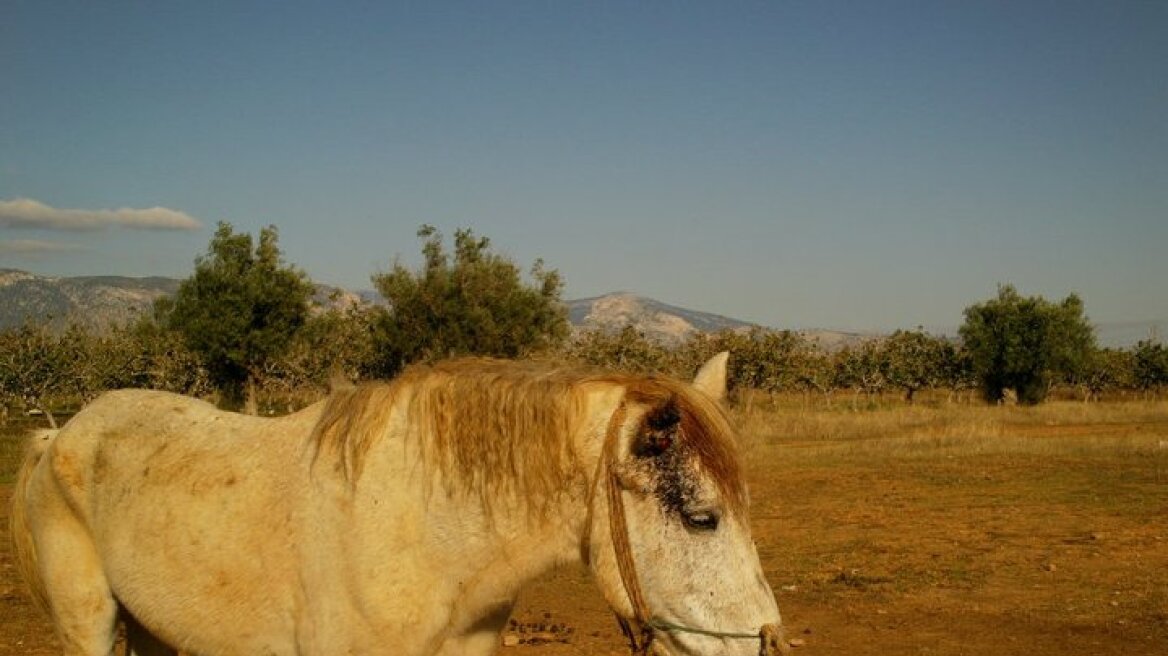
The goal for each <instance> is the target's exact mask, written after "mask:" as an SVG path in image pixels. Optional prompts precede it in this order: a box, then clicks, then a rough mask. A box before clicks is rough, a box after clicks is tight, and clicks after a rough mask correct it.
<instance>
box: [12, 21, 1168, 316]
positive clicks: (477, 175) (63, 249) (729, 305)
mask: <svg viewBox="0 0 1168 656" xmlns="http://www.w3.org/2000/svg"><path fill="white" fill-rule="evenodd" d="M1166 35H1168V4H1165V3H1163V2H1136V1H1134V0H1109V1H1101V2H1074V1H1063V0H1060V1H1056V2H1039V1H1017V0H1015V1H1011V2H991V1H978V2H945V1H921V2H875V1H871V2H868V1H864V2H828V1H820V2H780V1H774V2H709V3H696V2H668V3H666V2H627V3H608V2H589V3H567V2H473V3H447V2H409V3H392V2H385V3H381V2H378V3H349V2H343V3H342V2H337V3H323V2H322V3H302V2H271V3H251V2H224V3H219V2H198V3H181V4H180V3H153V2H107V3H88V2H75V3H73V2H70V3H63V2H53V1H39V2H21V1H16V2H7V3H5V4H4V6H3V8H0V85H3V86H2V88H3V89H4V94H3V100H2V101H0V267H11V268H20V269H25V270H30V271H34V272H37V273H42V274H49V275H86V274H120V275H131V276H142V275H169V276H177V277H183V276H186V275H188V274H189V273H190V271H191V269H192V266H193V260H194V258H195V257H196V256H197V255H198V254H200V253H201V252H203V251H204V250H205V248H206V245H207V242H208V241H209V239H210V237H211V234H212V232H213V230H214V227H215V224H216V222H217V221H220V220H224V221H228V222H230V223H232V224H233V225H234V226H235V227H236V228H237V229H239V230H246V231H249V232H253V233H254V232H257V231H258V230H259V228H260V227H262V226H264V225H268V224H274V225H276V226H277V227H278V228H279V230H280V244H281V246H282V247H283V249H284V251H285V254H286V257H287V259H288V260H289V261H291V262H293V263H295V264H296V265H298V266H300V267H301V268H303V269H304V270H305V271H307V272H308V273H309V274H310V275H311V276H312V277H313V278H314V279H316V280H319V281H321V282H328V283H332V284H338V285H342V286H346V287H351V288H369V287H370V286H371V285H370V283H369V277H370V275H372V274H373V273H376V272H378V271H383V270H386V269H388V268H389V267H390V266H391V265H392V263H393V262H394V260H395V258H401V259H402V261H404V262H406V263H416V262H417V261H418V260H419V259H420V255H419V252H420V248H419V242H418V240H417V238H416V237H415V232H416V230H417V228H418V226H419V225H420V224H422V223H430V224H433V225H435V226H437V227H439V228H440V229H441V230H442V231H443V232H444V233H446V234H447V235H451V234H453V232H454V230H455V229H457V228H459V227H470V228H472V229H474V230H475V231H476V232H477V233H479V234H481V235H486V236H488V237H490V238H491V240H492V243H493V244H494V245H495V247H496V248H497V250H499V251H501V252H503V253H505V254H507V255H509V256H511V257H512V258H513V259H515V260H516V261H517V262H518V263H520V264H521V265H523V266H524V267H526V266H528V265H530V263H531V262H532V261H533V260H534V259H535V258H537V257H542V258H543V259H544V260H545V261H546V262H547V264H548V265H549V266H551V267H554V268H557V269H559V270H560V272H561V273H562V274H563V276H564V277H565V279H566V282H567V288H566V291H565V296H566V297H568V298H579V297H586V296H593V295H598V294H602V293H605V292H609V291H614V290H629V291H634V292H637V293H641V294H644V295H648V296H652V297H654V298H657V299H659V300H662V301H666V302H669V303H673V304H676V305H682V306H686V307H691V308H694V309H700V310H705V311H711V312H717V313H721V314H726V315H730V316H734V317H737V318H742V319H746V320H751V321H756V322H760V323H763V324H766V325H771V326H776V327H781V328H841V329H855V330H890V329H895V328H912V327H916V326H918V325H923V326H925V327H927V328H930V327H946V326H954V325H957V324H960V322H961V311H962V309H963V308H965V307H966V306H968V305H970V304H972V303H974V302H977V301H979V300H982V299H985V298H988V297H991V296H993V295H994V294H995V290H996V287H997V285H998V284H999V283H1006V282H1008V283H1012V284H1014V285H1016V286H1017V287H1018V288H1019V290H1020V291H1022V292H1023V293H1024V294H1041V295H1044V296H1046V297H1048V298H1052V299H1054V298H1062V297H1063V296H1065V295H1066V294H1068V293H1070V292H1077V293H1079V294H1080V295H1081V296H1082V297H1083V298H1084V300H1085V301H1086V306H1087V311H1088V314H1089V315H1090V316H1091V318H1092V319H1093V320H1095V321H1098V322H1125V321H1157V320H1158V321H1164V320H1168V291H1166V287H1165V283H1166V281H1168V257H1165V250H1166V248H1168V38H1166Z"/></svg>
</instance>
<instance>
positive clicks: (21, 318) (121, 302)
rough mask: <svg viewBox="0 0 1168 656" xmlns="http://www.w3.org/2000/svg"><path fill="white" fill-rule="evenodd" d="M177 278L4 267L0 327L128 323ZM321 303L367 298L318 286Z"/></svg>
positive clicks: (0, 278) (91, 326)
mask: <svg viewBox="0 0 1168 656" xmlns="http://www.w3.org/2000/svg"><path fill="white" fill-rule="evenodd" d="M181 282H182V281H180V280H177V279H175V278H162V277H149V278H128V277H125V276H82V277H74V278H52V277H49V276H38V275H36V274H32V273H28V272H26V271H18V270H16V269H0V330H4V329H6V328H13V327H17V326H20V325H23V324H24V323H25V322H26V321H29V320H33V321H47V322H49V325H50V326H52V327H53V328H56V329H63V328H65V327H66V326H68V325H69V324H71V323H75V324H78V325H81V326H83V327H85V328H88V329H90V330H97V331H102V330H106V329H108V328H110V327H112V326H117V325H121V324H125V323H126V322H128V321H130V320H132V319H134V318H135V317H137V316H139V315H140V314H142V313H143V312H149V311H150V309H151V308H152V307H153V305H154V301H155V300H157V299H159V298H161V297H163V296H168V295H170V294H173V293H175V292H176V291H178V286H179V283H181ZM313 302H314V303H315V304H316V305H317V306H318V307H347V306H350V305H356V304H359V303H361V302H362V299H361V297H360V296H358V295H357V294H354V293H352V292H348V291H346V290H343V289H340V288H338V287H330V286H328V285H317V286H316V294H315V296H314V297H313Z"/></svg>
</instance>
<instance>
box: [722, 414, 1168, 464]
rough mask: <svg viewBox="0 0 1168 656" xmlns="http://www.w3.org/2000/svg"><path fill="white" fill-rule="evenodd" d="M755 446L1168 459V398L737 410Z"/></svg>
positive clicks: (892, 453)
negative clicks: (1021, 404) (1031, 404)
mask: <svg viewBox="0 0 1168 656" xmlns="http://www.w3.org/2000/svg"><path fill="white" fill-rule="evenodd" d="M737 419H738V423H739V428H740V431H741V433H742V434H743V436H744V438H745V441H746V446H747V449H748V450H752V449H758V448H760V447H775V446H778V447H784V448H789V449H792V450H794V451H796V452H802V454H803V455H795V456H789V457H796V458H804V457H809V456H810V457H814V456H815V455H821V456H823V457H830V458H839V457H866V458H901V457H908V456H914V455H915V456H918V457H926V458H931V457H938V456H940V457H944V456H962V455H988V454H1009V453H1018V454H1032V455H1051V456H1055V455H1086V454H1097V455H1116V456H1123V455H1143V456H1148V457H1152V458H1157V457H1168V402H1165V401H1148V402H1143V401H1139V402H1137V401H1128V402H1116V403H1106V404H1099V403H1093V404H1085V403H1079V402H1067V401H1060V402H1053V403H1048V404H1046V405H1042V406H1038V407H1030V408H1027V407H1016V406H1013V407H1011V406H1006V407H994V406H986V405H980V404H978V405H956V404H954V405H911V406H910V405H906V404H892V405H886V406H882V407H878V408H874V409H867V410H861V411H852V410H849V409H847V408H843V407H836V408H822V407H820V408H812V409H806V408H798V407H791V406H790V405H788V406H787V407H783V406H779V407H778V408H777V409H763V410H760V409H758V408H757V407H756V408H753V409H750V410H744V411H740V412H738V414H737Z"/></svg>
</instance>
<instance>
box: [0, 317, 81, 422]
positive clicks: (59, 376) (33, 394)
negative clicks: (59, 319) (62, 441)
mask: <svg viewBox="0 0 1168 656" xmlns="http://www.w3.org/2000/svg"><path fill="white" fill-rule="evenodd" d="M85 341H86V333H85V330H84V329H83V328H81V327H80V326H79V325H77V324H70V325H69V327H68V329H67V330H66V331H65V332H64V333H63V334H61V335H54V334H53V332H52V330H51V329H50V327H49V325H48V324H47V323H43V324H37V323H32V322H28V323H25V324H24V325H22V326H21V327H19V328H14V329H9V330H6V331H3V332H0V404H6V403H7V402H8V401H16V402H19V403H20V404H21V405H22V406H24V407H25V408H27V409H30V410H37V411H40V412H41V413H42V414H44V416H45V419H46V420H47V421H48V422H49V426H51V427H52V428H56V427H57V422H56V420H55V419H54V418H53V413H52V410H51V406H52V405H53V401H55V400H59V399H60V398H61V397H65V396H76V395H77V393H78V391H79V389H80V385H81V384H82V381H83V380H84V377H85V374H84V371H83V369H84V367H85V366H87V363H88V358H86V357H85Z"/></svg>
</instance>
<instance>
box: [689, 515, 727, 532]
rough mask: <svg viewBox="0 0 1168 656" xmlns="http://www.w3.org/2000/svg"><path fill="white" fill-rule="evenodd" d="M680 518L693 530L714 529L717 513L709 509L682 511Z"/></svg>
mask: <svg viewBox="0 0 1168 656" xmlns="http://www.w3.org/2000/svg"><path fill="white" fill-rule="evenodd" d="M681 519H682V521H683V522H685V525H686V527H687V528H691V529H693V530H695V531H714V530H717V528H718V514H717V513H714V512H710V511H700V512H682V513H681Z"/></svg>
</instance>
